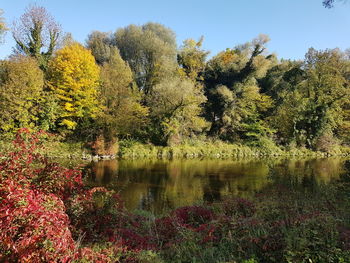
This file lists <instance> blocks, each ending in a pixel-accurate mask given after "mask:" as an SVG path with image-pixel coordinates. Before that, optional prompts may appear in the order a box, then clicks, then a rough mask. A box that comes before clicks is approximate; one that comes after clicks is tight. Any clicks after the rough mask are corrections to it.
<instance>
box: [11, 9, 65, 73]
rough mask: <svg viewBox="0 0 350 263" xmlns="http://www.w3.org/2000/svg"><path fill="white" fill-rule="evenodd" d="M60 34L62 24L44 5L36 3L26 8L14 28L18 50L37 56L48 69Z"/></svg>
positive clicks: (43, 67)
mask: <svg viewBox="0 0 350 263" xmlns="http://www.w3.org/2000/svg"><path fill="white" fill-rule="evenodd" d="M60 34H61V28H60V25H59V24H58V23H57V22H56V21H55V20H54V19H53V18H52V16H51V15H50V14H49V13H48V12H47V10H46V9H45V8H44V7H40V6H36V5H34V6H30V7H28V8H27V9H26V11H25V13H24V14H23V15H22V16H21V17H20V18H19V20H17V21H15V22H14V26H13V30H12V35H13V37H14V39H15V41H16V44H17V47H16V51H17V52H19V53H21V54H25V55H27V56H32V57H34V58H36V59H37V61H38V63H39V65H40V67H41V68H42V69H46V67H47V64H48V61H49V59H50V58H51V56H52V55H53V52H54V51H55V49H56V47H57V45H58V41H59V37H60Z"/></svg>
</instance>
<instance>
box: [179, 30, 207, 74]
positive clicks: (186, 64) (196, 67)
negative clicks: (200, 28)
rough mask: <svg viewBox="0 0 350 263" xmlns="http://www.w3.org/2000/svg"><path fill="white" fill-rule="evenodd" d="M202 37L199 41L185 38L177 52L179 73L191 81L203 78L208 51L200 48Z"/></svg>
mask: <svg viewBox="0 0 350 263" xmlns="http://www.w3.org/2000/svg"><path fill="white" fill-rule="evenodd" d="M202 43H203V37H202V38H201V39H200V40H199V41H195V40H193V39H186V40H185V41H184V42H183V45H182V47H181V49H180V50H179V52H178V54H177V61H178V63H179V65H180V73H182V75H185V76H187V77H188V78H190V79H191V80H193V81H201V80H203V76H202V75H203V72H204V69H205V64H206V58H207V56H208V54H209V52H208V51H204V50H201V49H200V48H201V47H202Z"/></svg>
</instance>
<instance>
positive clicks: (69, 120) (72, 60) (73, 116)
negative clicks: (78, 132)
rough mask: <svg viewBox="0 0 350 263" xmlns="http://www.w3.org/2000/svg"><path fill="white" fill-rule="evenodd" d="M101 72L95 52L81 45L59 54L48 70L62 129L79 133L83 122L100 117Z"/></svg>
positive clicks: (57, 53) (61, 51)
mask: <svg viewBox="0 0 350 263" xmlns="http://www.w3.org/2000/svg"><path fill="white" fill-rule="evenodd" d="M99 77H100V70H99V68H98V66H97V65H96V63H95V59H94V57H93V56H92V55H91V52H90V51H89V50H87V49H85V48H84V47H83V46H81V45H80V44H78V43H74V44H71V45H68V46H66V47H64V48H62V49H60V50H58V51H57V52H56V54H55V57H54V58H53V59H52V60H51V61H50V63H49V67H48V74H47V78H48V87H49V89H50V90H51V92H52V94H53V95H54V96H55V97H56V98H57V100H58V102H59V105H60V117H59V119H58V121H59V123H58V124H59V125H60V126H62V127H64V128H67V129H71V130H73V129H75V128H76V127H77V125H78V123H79V122H81V121H84V120H86V119H88V118H94V117H96V114H97V113H98V112H99V110H100V103H99V101H98V100H97V97H98V85H99V83H98V82H99Z"/></svg>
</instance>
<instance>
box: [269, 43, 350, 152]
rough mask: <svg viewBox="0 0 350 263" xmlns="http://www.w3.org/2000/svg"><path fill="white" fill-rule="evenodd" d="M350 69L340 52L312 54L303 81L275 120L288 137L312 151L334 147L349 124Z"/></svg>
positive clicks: (307, 58) (306, 61)
mask: <svg viewBox="0 0 350 263" xmlns="http://www.w3.org/2000/svg"><path fill="white" fill-rule="evenodd" d="M349 69H350V68H349V62H348V61H347V59H346V57H345V56H344V53H342V52H340V51H339V50H336V49H335V50H325V51H316V50H315V49H312V48H311V49H310V50H309V52H308V53H307V54H306V59H305V62H304V64H303V70H304V76H305V78H304V80H303V81H301V82H300V83H299V84H298V85H297V86H296V88H295V90H293V91H291V92H289V93H286V95H285V99H284V101H283V103H282V104H281V105H280V106H279V107H277V109H276V114H275V116H274V118H275V119H274V121H275V125H276V126H277V125H281V124H282V125H281V126H283V128H282V129H283V135H284V136H285V137H287V138H288V137H289V138H292V141H295V142H296V143H297V145H299V146H306V147H308V148H311V149H317V150H324V151H327V150H329V149H327V148H329V147H330V146H331V144H333V146H334V144H335V143H336V141H337V138H340V136H339V135H340V134H341V133H342V132H341V131H342V130H343V129H342V128H341V127H345V126H347V123H348V122H347V121H346V118H347V117H348V116H347V111H346V110H345V109H346V108H347V107H348V106H347V105H348V102H349V81H348V78H347V76H349V72H350V71H349ZM325 144H328V146H329V147H325Z"/></svg>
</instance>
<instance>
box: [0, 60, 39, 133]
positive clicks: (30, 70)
mask: <svg viewBox="0 0 350 263" xmlns="http://www.w3.org/2000/svg"><path fill="white" fill-rule="evenodd" d="M43 86H44V76H43V73H42V71H41V70H40V69H39V67H38V64H37V62H36V60H35V59H33V58H30V57H25V56H22V55H17V56H13V57H11V58H10V59H9V60H6V61H3V62H2V63H1V65H0V110H1V117H0V129H1V130H2V131H3V132H5V133H6V132H15V131H16V130H17V129H18V128H22V127H28V128H36V127H37V126H38V115H39V112H40V105H39V103H40V100H41V95H42V92H43Z"/></svg>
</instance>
